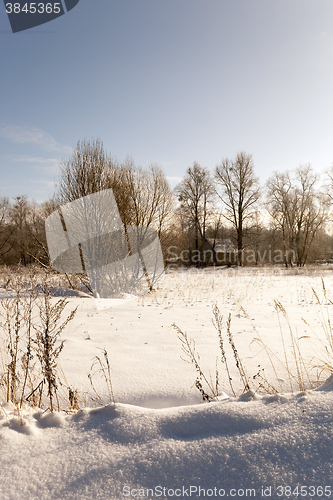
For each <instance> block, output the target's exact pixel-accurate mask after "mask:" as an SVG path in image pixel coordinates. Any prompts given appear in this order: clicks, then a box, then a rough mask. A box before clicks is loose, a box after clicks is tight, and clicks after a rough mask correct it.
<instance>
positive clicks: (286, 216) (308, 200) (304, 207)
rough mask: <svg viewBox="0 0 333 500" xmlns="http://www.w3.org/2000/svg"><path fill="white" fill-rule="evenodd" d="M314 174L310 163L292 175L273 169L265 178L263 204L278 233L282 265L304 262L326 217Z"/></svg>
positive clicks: (323, 200) (301, 166)
mask: <svg viewBox="0 0 333 500" xmlns="http://www.w3.org/2000/svg"><path fill="white" fill-rule="evenodd" d="M317 181H318V176H317V175H315V174H314V172H313V169H312V167H311V165H310V164H307V165H300V166H299V167H298V168H297V169H296V170H295V171H294V175H293V176H292V174H291V173H290V172H284V173H279V172H275V173H274V174H273V176H272V177H271V178H270V179H269V180H268V182H267V202H268V203H267V206H268V211H269V214H270V216H271V218H272V221H273V226H274V227H275V229H277V230H279V231H280V233H281V235H282V242H283V252H284V258H285V265H286V266H288V265H292V260H293V259H295V260H296V263H297V265H298V266H302V265H304V264H305V262H306V260H307V257H308V254H309V251H310V249H311V246H312V245H313V243H314V239H315V237H316V235H317V233H318V232H319V230H320V229H321V228H322V227H323V226H324V224H325V222H326V220H327V204H326V202H325V199H324V197H323V196H322V195H320V193H319V192H318V191H317V189H316V184H317Z"/></svg>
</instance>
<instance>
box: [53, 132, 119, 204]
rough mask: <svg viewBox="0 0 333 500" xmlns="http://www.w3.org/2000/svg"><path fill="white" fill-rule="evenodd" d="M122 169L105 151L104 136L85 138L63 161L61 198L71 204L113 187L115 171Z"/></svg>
mask: <svg viewBox="0 0 333 500" xmlns="http://www.w3.org/2000/svg"><path fill="white" fill-rule="evenodd" d="M117 168H118V163H117V162H116V161H114V160H112V159H111V158H110V157H109V156H108V155H107V154H106V152H105V151H104V146H103V143H102V141H101V140H100V139H92V140H86V139H85V140H83V141H79V142H78V143H77V146H76V149H75V150H74V151H73V154H72V156H71V157H70V158H68V159H67V160H63V161H62V165H61V171H60V181H59V184H58V187H57V198H59V201H60V203H68V202H70V201H74V200H77V199H78V198H81V197H83V196H87V195H89V194H92V193H98V192H99V191H102V190H103V189H108V188H110V187H111V185H110V184H111V183H112V182H111V180H112V175H111V173H112V172H111V171H112V170H113V169H117Z"/></svg>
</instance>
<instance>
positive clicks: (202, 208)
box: [175, 162, 215, 250]
mask: <svg viewBox="0 0 333 500" xmlns="http://www.w3.org/2000/svg"><path fill="white" fill-rule="evenodd" d="M175 193H176V195H177V196H178V200H179V201H180V214H181V217H182V221H183V229H185V230H186V229H187V230H188V231H191V230H193V231H194V241H195V250H198V249H199V241H200V240H201V239H205V238H206V229H207V223H208V220H209V217H210V215H211V213H212V204H213V201H214V196H215V189H214V184H213V180H212V178H211V175H210V173H209V171H208V169H207V168H203V167H201V166H200V165H199V163H197V162H194V163H193V167H189V168H188V169H187V171H186V175H185V177H184V178H183V180H182V181H181V183H180V184H178V186H176V189H175Z"/></svg>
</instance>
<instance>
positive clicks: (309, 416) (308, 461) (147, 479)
mask: <svg viewBox="0 0 333 500" xmlns="http://www.w3.org/2000/svg"><path fill="white" fill-rule="evenodd" d="M324 280H325V286H326V289H327V291H328V296H330V293H329V292H330V290H332V285H333V276H331V275H330V274H327V276H326V275H324ZM312 288H313V289H315V291H316V292H317V294H318V295H319V296H320V298H321V299H322V301H321V302H322V304H321V305H320V304H318V301H317V300H316V297H315V296H314V294H313V291H312ZM321 291H322V283H321V277H320V275H319V274H318V275H317V274H312V275H307V274H302V275H295V274H291V273H285V272H280V271H276V272H275V273H274V272H273V271H270V272H264V271H253V270H251V271H249V270H238V271H233V270H229V271H226V270H222V269H221V270H220V271H217V270H215V271H213V270H210V271H209V272H201V273H196V272H193V271H187V272H184V273H181V272H179V273H171V274H168V275H167V276H166V280H165V282H164V284H163V285H162V286H161V288H160V289H159V290H157V291H156V292H154V293H152V294H149V295H148V296H145V297H141V298H140V299H136V300H135V301H133V302H132V303H129V304H127V305H126V306H125V307H123V308H121V307H119V308H114V309H112V310H109V311H97V310H96V307H95V306H94V301H93V299H89V298H78V297H71V298H70V299H69V302H70V303H69V306H68V311H69V310H70V309H73V308H74V307H75V306H76V305H77V304H80V307H79V312H78V315H77V316H76V318H75V322H74V323H72V324H70V325H69V327H68V329H67V331H66V332H65V334H63V336H62V338H63V339H66V343H65V347H64V350H63V352H62V355H61V356H62V357H61V365H62V368H63V370H64V372H65V374H66V379H67V380H68V382H69V383H70V384H71V385H73V386H75V387H77V388H79V389H80V390H82V391H85V390H87V391H88V390H90V388H89V381H88V379H87V373H89V371H90V367H91V360H92V358H93V357H94V356H95V355H96V354H98V351H97V348H98V347H99V348H106V350H107V351H108V353H109V359H110V363H111V366H112V377H113V378H112V380H113V386H114V393H115V398H116V406H115V408H111V407H106V408H98V409H88V408H83V410H82V411H79V412H78V413H77V414H76V415H68V414H65V413H56V414H54V415H51V414H47V413H46V414H44V415H41V414H39V413H37V412H36V411H33V410H29V409H24V410H23V411H22V415H21V416H20V417H17V416H16V417H15V411H14V409H13V408H12V406H10V405H6V404H5V403H2V406H1V408H0V414H1V415H2V417H1V419H0V450H1V459H0V460H1V462H0V463H1V468H0V470H1V472H0V474H1V481H0V499H1V500H7V499H8V500H11V499H15V500H17V499H18V500H21V499H22V500H23V499H37V498H38V499H67V498H68V499H69V498H70V499H105V500H106V499H114V500H120V499H121V498H134V494H137V496H138V497H139V494H140V495H141V497H142V498H168V499H171V498H189V495H190V493H191V497H192V498H200V497H204V494H203V490H204V489H205V490H206V498H207V497H208V496H209V495H210V493H213V495H210V497H212V498H219V496H218V494H219V491H220V493H222V492H223V491H222V489H223V490H225V496H227V495H228V496H229V497H230V496H231V495H233V496H234V497H235V498H241V497H245V494H244V492H243V490H245V489H250V488H255V490H256V497H260V498H262V493H261V492H262V490H261V489H262V487H264V488H267V487H270V486H271V487H272V490H271V498H275V499H277V498H287V497H288V498H289V497H290V495H289V496H288V495H283V496H279V495H278V493H279V492H281V490H278V486H279V485H282V486H287V485H289V486H292V487H296V486H297V485H300V486H301V485H303V486H308V487H310V486H315V487H320V486H322V487H324V488H325V486H332V490H333V485H332V482H333V471H332V467H333V447H332V441H331V435H332V431H331V429H332V419H333V416H332V405H333V392H332V389H333V380H332V378H329V379H328V381H327V383H326V384H324V385H323V386H321V387H319V388H318V389H317V390H311V391H307V392H306V393H304V392H299V390H297V388H294V393H293V394H290V386H289V381H288V377H287V376H286V371H285V369H284V367H283V365H282V364H281V365H280V364H279V363H277V365H276V367H277V368H278V367H280V370H279V374H278V375H279V379H280V383H281V386H282V389H283V390H284V392H285V394H275V395H266V396H258V395H253V393H249V394H247V395H245V397H244V396H243V397H237V398H228V399H226V400H223V401H219V402H213V403H209V404H198V403H199V402H200V394H199V393H198V391H197V390H196V389H195V388H194V387H193V383H194V380H195V376H196V374H195V369H194V367H193V366H192V365H190V364H187V363H185V362H184V361H182V360H181V358H180V356H181V343H180V341H179V340H178V338H177V332H176V331H175V329H174V328H172V327H171V324H172V323H173V322H175V323H176V324H177V325H178V326H179V327H180V328H182V329H184V330H186V331H187V333H188V335H189V336H190V337H192V338H194V339H195V341H196V347H197V350H198V352H200V354H201V360H202V364H203V367H204V369H205V370H208V371H211V373H212V374H214V370H215V360H216V357H218V356H219V351H218V339H217V335H216V332H215V330H214V327H213V325H212V323H211V318H212V310H211V305H212V302H213V301H215V302H217V304H218V306H219V308H220V310H221V313H222V314H223V315H224V317H225V318H226V317H227V316H228V314H229V313H231V314H232V327H231V329H232V331H233V334H234V340H235V343H236V346H237V349H238V352H239V353H240V356H241V359H242V361H243V363H244V365H245V368H246V370H247V372H248V376H249V378H251V377H252V376H253V375H254V374H255V373H256V372H257V371H258V364H260V365H261V366H263V367H265V370H267V374H266V375H267V376H272V377H273V375H274V374H273V371H272V370H271V369H270V367H269V363H268V361H267V356H266V354H265V351H264V350H263V349H262V347H261V346H260V345H259V344H258V343H257V342H253V339H254V338H255V337H256V336H257V335H258V333H259V334H260V336H261V338H262V339H263V340H264V341H265V342H267V344H268V346H269V347H270V349H271V350H272V351H274V352H275V353H276V355H278V356H279V357H281V359H283V347H282V346H281V333H280V327H279V317H278V313H277V312H276V310H275V306H274V299H277V300H280V301H281V303H282V304H283V305H284V307H285V309H286V311H287V314H288V319H289V322H290V325H291V326H292V328H293V330H294V331H295V332H297V336H298V338H301V337H302V338H301V340H299V343H300V346H301V348H302V352H303V353H304V359H305V360H306V362H308V363H309V364H310V363H311V362H314V360H315V358H318V360H320V357H321V356H322V355H324V354H325V342H326V338H325V331H324V327H323V325H324V324H325V322H324V320H327V317H328V316H327V315H328V314H329V313H330V308H332V306H331V304H330V303H329V302H328V301H326V303H324V297H323V294H322V292H321ZM241 307H243V308H244V309H241ZM244 310H245V311H246V314H245V313H244ZM280 316H281V315H280ZM302 318H303V319H304V320H305V321H306V323H305V322H304V321H303V319H302ZM251 321H252V323H253V325H255V327H256V329H257V331H254V329H253V326H252V324H251ZM280 322H281V329H282V332H283V334H284V335H285V345H286V351H287V354H288V356H290V363H292V359H293V357H292V355H291V345H290V342H289V341H288V326H287V324H286V320H285V318H284V317H280ZM224 334H225V332H224ZM226 347H227V346H226ZM228 355H230V353H229V354H228ZM230 359H231V361H232V358H230ZM231 361H230V364H231ZM220 370H221V372H220V375H221V383H222V386H221V392H222V391H225V392H227V393H228V394H230V390H229V388H228V383H227V378H226V376H225V373H223V371H222V368H220ZM328 375H329V374H328V373H327V377H328ZM233 377H234V383H235V387H236V386H237V387H238V389H239V392H238V393H239V394H241V392H242V387H241V383H240V381H239V380H237V372H236V371H235V372H234V374H233ZM273 382H274V383H275V385H276V386H277V385H278V383H279V382H278V381H276V380H274V379H273ZM288 387H289V388H288ZM98 389H99V391H100V393H101V395H102V396H103V397H105V399H107V393H106V390H105V389H103V385H102V382H101V383H100V386H98ZM277 389H279V387H277ZM103 391H104V392H103ZM288 392H289V393H288ZM190 404H191V405H190ZM175 405H178V406H175ZM186 405H187V406H186ZM143 406H145V407H143ZM148 406H150V408H148ZM168 406H169V407H168ZM170 406H173V407H170ZM12 417H14V418H12ZM22 423H23V425H22ZM191 486H192V490H190V487H191ZM157 487H161V489H158V488H157ZM199 487H201V488H202V491H201V495H200V496H199V490H198V489H199ZM154 488H157V489H156V490H154ZM163 488H165V490H164V491H163ZM182 488H184V489H185V490H184V491H185V492H184V491H182ZM195 488H197V491H195ZM214 488H216V490H214ZM147 489H150V490H152V491H147ZM130 490H133V491H132V493H133V494H132V495H131V494H130ZM134 490H136V491H134ZM168 490H169V491H168ZM208 490H209V491H208ZM231 490H232V491H231ZM234 490H240V491H239V492H237V491H236V494H234V493H235V491H234ZM312 491H313V490H309V489H308V494H309V493H310V492H312ZM318 491H319V494H318V495H317V494H316V495H312V496H311V498H316V499H317V498H319V497H321V495H320V491H321V490H320V489H319V490H318ZM326 491H328V490H326ZM160 492H162V495H159V496H158V494H159V493H160ZM207 492H208V493H207ZM215 492H216V494H215ZM178 493H181V495H179V494H178ZM126 495H127V496H126ZM220 497H222V496H221V495H220ZM252 497H253V493H252ZM324 497H326V498H327V495H326V496H325V495H324ZM291 498H293V496H291ZM305 498H306V497H305ZM308 498H310V496H308Z"/></svg>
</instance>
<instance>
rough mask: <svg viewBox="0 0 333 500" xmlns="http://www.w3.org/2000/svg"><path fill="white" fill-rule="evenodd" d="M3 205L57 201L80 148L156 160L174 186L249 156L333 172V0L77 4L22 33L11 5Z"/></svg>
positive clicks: (1, 162)
mask: <svg viewBox="0 0 333 500" xmlns="http://www.w3.org/2000/svg"><path fill="white" fill-rule="evenodd" d="M0 43H1V47H0V54H1V55H0V57H1V59H0V61H1V64H0V67H1V79H0V89H1V92H0V100H1V105H0V146H1V147H0V172H1V177H0V196H10V197H11V196H16V195H21V194H26V195H28V196H29V197H30V198H33V199H35V200H37V201H43V200H46V199H48V198H49V197H50V196H51V195H52V193H53V192H54V183H55V181H56V180H57V178H58V173H59V163H60V161H61V159H62V158H67V157H68V156H70V155H71V152H72V148H74V147H75V145H76V143H77V141H78V140H82V139H84V138H88V139H89V138H91V137H100V138H101V139H102V141H103V143H104V146H105V148H106V150H107V152H108V153H110V154H111V155H112V156H113V157H115V158H117V159H118V160H120V161H121V160H124V159H125V157H126V155H131V156H132V157H133V159H134V161H135V162H136V163H137V164H138V165H141V166H142V167H146V166H148V165H149V163H150V162H158V163H159V164H160V165H161V166H162V167H163V170H164V172H165V174H166V176H167V177H168V178H169V180H170V183H171V185H172V186H175V184H176V183H177V181H179V180H180V179H181V178H182V176H183V175H184V174H185V171H186V169H187V167H189V166H191V165H193V162H194V161H197V162H199V163H200V164H201V165H202V166H204V167H208V168H209V169H210V170H211V171H212V172H213V170H214V168H215V166H216V165H217V164H218V163H220V162H221V160H222V159H223V158H225V157H228V158H233V157H235V155H236V154H237V152H238V151H240V150H245V151H246V152H247V153H251V154H252V155H253V160H254V165H255V171H256V173H257V175H258V176H259V178H260V181H261V183H262V184H264V182H265V181H266V180H267V178H268V177H269V175H271V173H272V172H273V171H274V170H279V171H283V170H286V169H293V168H295V167H297V166H298V165H299V164H304V163H311V164H312V165H313V167H314V168H315V169H316V170H317V171H318V172H321V171H323V170H324V169H325V168H327V167H329V166H330V165H331V164H332V163H333V2H332V0H315V1H314V0H311V1H309V0H80V2H79V4H78V5H77V6H76V7H75V8H74V9H73V10H71V11H70V12H68V13H67V14H66V15H64V16H62V17H60V18H58V19H56V20H54V21H52V22H50V23H47V24H45V25H43V26H40V27H36V28H33V29H30V30H27V31H23V32H20V33H16V34H13V33H12V32H11V29H10V25H9V21H8V19H7V16H6V12H5V7H4V5H3V4H1V5H0Z"/></svg>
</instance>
